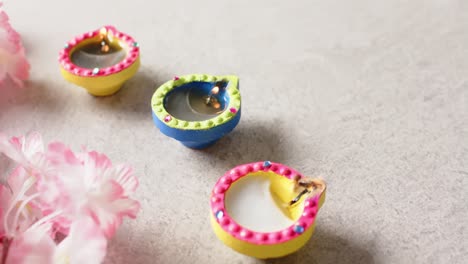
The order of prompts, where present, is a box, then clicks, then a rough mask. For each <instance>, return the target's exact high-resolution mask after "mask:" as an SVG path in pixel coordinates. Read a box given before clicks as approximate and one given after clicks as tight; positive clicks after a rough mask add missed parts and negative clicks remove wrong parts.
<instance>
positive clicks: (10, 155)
mask: <svg viewBox="0 0 468 264" xmlns="http://www.w3.org/2000/svg"><path fill="white" fill-rule="evenodd" d="M2 157H4V158H5V157H6V159H8V160H10V161H12V162H13V163H14V169H13V170H12V171H11V173H8V172H6V171H7V169H6V166H0V173H2V174H5V175H8V177H5V179H4V180H3V184H0V264H10V263H11V264H12V263H15V264H16V263H18V264H26V263H39V264H41V263H55V264H59V263H62V264H70V263H101V262H102V260H103V258H104V257H105V255H106V246H107V239H108V238H110V237H112V235H113V234H114V233H115V231H116V229H117V228H118V227H119V226H120V225H121V224H122V221H123V218H124V217H126V216H127V217H130V218H135V217H136V214H137V212H138V211H139V208H140V204H139V203H138V201H136V200H134V199H131V198H130V196H131V195H132V194H133V193H134V191H135V189H136V188H137V186H138V181H137V179H136V178H135V176H134V175H133V171H132V169H131V168H130V167H129V166H126V165H112V163H111V161H110V160H109V158H108V157H107V156H106V155H104V154H101V153H98V152H95V151H87V150H83V151H82V152H77V153H74V152H73V151H72V150H71V149H69V148H68V147H67V146H65V145H64V144H62V143H52V144H49V146H48V148H47V150H46V151H44V146H43V143H42V139H41V137H40V135H39V134H36V133H32V134H29V135H27V136H25V137H13V138H7V137H6V136H5V135H4V134H1V133H0V158H2ZM6 159H5V160H6ZM0 165H5V164H0ZM8 171H9V170H8ZM63 237H64V238H63ZM62 238H63V240H62V241H61V242H59V243H58V244H57V241H58V240H60V239H62Z"/></svg>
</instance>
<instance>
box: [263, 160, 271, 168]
mask: <svg viewBox="0 0 468 264" xmlns="http://www.w3.org/2000/svg"><path fill="white" fill-rule="evenodd" d="M270 166H271V162H270V161H269V160H266V161H264V162H263V167H265V168H269V167H270Z"/></svg>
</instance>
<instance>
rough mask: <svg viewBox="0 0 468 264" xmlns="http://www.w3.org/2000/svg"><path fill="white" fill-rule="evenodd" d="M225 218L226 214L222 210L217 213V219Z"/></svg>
mask: <svg viewBox="0 0 468 264" xmlns="http://www.w3.org/2000/svg"><path fill="white" fill-rule="evenodd" d="M223 217H224V212H223V211H222V210H219V211H218V212H216V218H217V219H218V220H219V219H221V218H223Z"/></svg>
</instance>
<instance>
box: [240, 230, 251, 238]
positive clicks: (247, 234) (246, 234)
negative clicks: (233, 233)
mask: <svg viewBox="0 0 468 264" xmlns="http://www.w3.org/2000/svg"><path fill="white" fill-rule="evenodd" d="M240 236H241V237H243V238H250V237H252V232H250V231H248V230H242V231H241V232H240Z"/></svg>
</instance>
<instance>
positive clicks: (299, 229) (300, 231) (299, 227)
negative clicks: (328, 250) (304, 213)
mask: <svg viewBox="0 0 468 264" xmlns="http://www.w3.org/2000/svg"><path fill="white" fill-rule="evenodd" d="M294 232H296V233H298V234H302V233H304V227H303V226H301V225H297V226H294Z"/></svg>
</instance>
